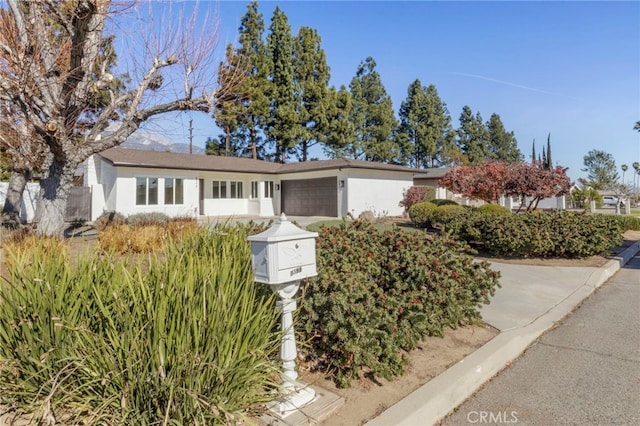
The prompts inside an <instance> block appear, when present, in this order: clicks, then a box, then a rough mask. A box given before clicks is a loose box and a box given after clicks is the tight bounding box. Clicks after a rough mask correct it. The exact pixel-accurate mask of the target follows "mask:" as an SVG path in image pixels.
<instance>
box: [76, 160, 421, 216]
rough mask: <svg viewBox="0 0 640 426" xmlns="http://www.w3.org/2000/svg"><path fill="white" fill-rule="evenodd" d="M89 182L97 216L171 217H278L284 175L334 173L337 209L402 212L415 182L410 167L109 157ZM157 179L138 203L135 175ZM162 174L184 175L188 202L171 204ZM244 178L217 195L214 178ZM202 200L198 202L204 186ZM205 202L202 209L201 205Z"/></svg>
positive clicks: (92, 168)
mask: <svg viewBox="0 0 640 426" xmlns="http://www.w3.org/2000/svg"><path fill="white" fill-rule="evenodd" d="M86 170H87V172H86V176H85V185H87V186H91V187H92V189H93V191H94V194H95V197H96V198H98V199H97V200H94V203H93V206H94V208H93V212H94V219H95V218H97V217H98V216H100V214H102V212H104V211H117V212H119V213H121V214H123V215H125V216H129V215H132V214H136V213H146V212H162V213H165V214H167V215H168V216H198V215H200V214H202V215H206V216H241V215H252V216H263V217H270V216H277V215H279V214H280V213H281V184H282V182H283V181H286V180H299V179H317V178H326V177H336V179H337V184H338V191H337V193H338V200H337V203H338V214H339V216H346V215H347V214H348V213H351V214H352V215H354V217H357V216H358V215H359V214H360V213H362V212H363V211H366V210H370V211H373V212H375V213H376V214H380V215H383V214H386V215H391V216H396V215H401V214H402V213H403V209H402V207H400V206H399V203H400V200H401V199H402V195H403V192H404V191H405V190H406V189H407V188H409V187H410V186H411V185H412V184H413V175H412V173H411V172H394V171H386V170H370V169H366V170H365V169H352V168H344V169H331V170H320V171H308V172H296V173H285V174H280V175H277V176H276V175H273V174H252V173H229V172H202V171H194V170H165V169H153V168H142V167H117V168H116V167H113V166H111V165H110V164H109V163H107V162H105V161H95V163H94V164H91V163H88V164H87V169H86ZM137 177H151V178H158V188H159V190H158V204H156V205H136V178H137ZM164 178H181V179H183V185H184V202H183V204H181V205H169V204H166V203H165V202H164V191H163V188H164ZM214 181H225V182H226V183H227V184H226V185H227V190H228V191H229V190H230V182H242V186H243V194H242V198H213V182H214ZM269 181H271V182H273V193H272V194H271V197H265V186H266V182H269ZM201 182H202V184H203V188H202V192H203V195H204V200H203V201H202V206H201V203H200V191H201V189H200V187H199V185H200V184H201ZM252 182H258V198H251V183H252ZM201 207H202V209H201Z"/></svg>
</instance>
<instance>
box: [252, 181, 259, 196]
mask: <svg viewBox="0 0 640 426" xmlns="http://www.w3.org/2000/svg"><path fill="white" fill-rule="evenodd" d="M258 197H259V190H258V181H257V180H254V181H251V198H258Z"/></svg>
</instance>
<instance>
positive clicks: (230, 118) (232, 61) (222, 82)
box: [207, 44, 248, 156]
mask: <svg viewBox="0 0 640 426" xmlns="http://www.w3.org/2000/svg"><path fill="white" fill-rule="evenodd" d="M245 74H246V72H245V70H244V69H243V64H239V63H238V58H237V56H236V51H235V50H234V49H233V46H232V45H230V44H229V45H227V50H226V62H221V63H220V66H219V67H218V96H217V98H216V103H215V105H214V108H213V118H214V120H215V122H216V124H217V125H218V127H220V128H221V129H222V130H223V131H224V141H225V143H224V150H223V154H222V155H226V156H230V155H231V151H232V149H231V145H232V141H231V139H232V137H233V136H232V135H233V133H234V132H236V131H237V130H238V127H239V118H240V116H241V114H242V106H243V105H242V104H243V102H244V101H245V100H246V98H247V96H248V94H244V93H242V92H241V91H240V90H241V89H242V84H237V83H236V81H238V80H239V79H242V78H244V77H245ZM207 142H208V141H207ZM210 152H212V150H207V153H208V154H209V155H211V154H210Z"/></svg>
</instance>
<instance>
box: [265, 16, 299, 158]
mask: <svg viewBox="0 0 640 426" xmlns="http://www.w3.org/2000/svg"><path fill="white" fill-rule="evenodd" d="M269 30H270V31H271V32H270V33H269V35H268V36H267V50H268V52H269V57H270V58H271V66H272V67H271V82H272V92H271V111H270V115H269V125H268V127H267V129H266V134H267V137H268V138H269V140H270V141H271V142H272V143H274V144H275V149H276V153H275V159H276V161H280V162H283V163H284V162H285V161H286V159H287V156H288V154H290V153H291V151H292V149H293V148H294V147H295V145H296V142H297V140H298V138H299V137H300V127H299V126H298V122H299V120H298V116H297V113H296V102H295V89H294V70H293V36H292V35H291V26H290V25H289V20H288V19H287V16H286V15H285V14H284V12H283V11H282V10H281V9H280V7H279V6H276V8H275V10H274V11H273V16H272V17H271V26H270V27H269Z"/></svg>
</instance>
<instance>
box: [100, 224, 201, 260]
mask: <svg viewBox="0 0 640 426" xmlns="http://www.w3.org/2000/svg"><path fill="white" fill-rule="evenodd" d="M139 223H141V224H139V225H131V224H126V225H113V226H110V227H108V228H107V229H105V230H104V231H102V232H101V233H100V234H98V244H99V247H100V248H101V250H102V251H103V252H113V253H116V254H125V253H149V252H153V251H159V250H161V249H162V247H163V245H164V244H166V243H167V242H168V241H169V240H171V239H178V238H182V237H184V236H186V235H188V234H193V233H196V232H198V230H199V229H200V228H199V226H198V223H197V222H196V221H195V219H190V218H182V219H170V220H168V221H166V222H165V223H162V224H161V223H153V222H147V221H140V222H139Z"/></svg>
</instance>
